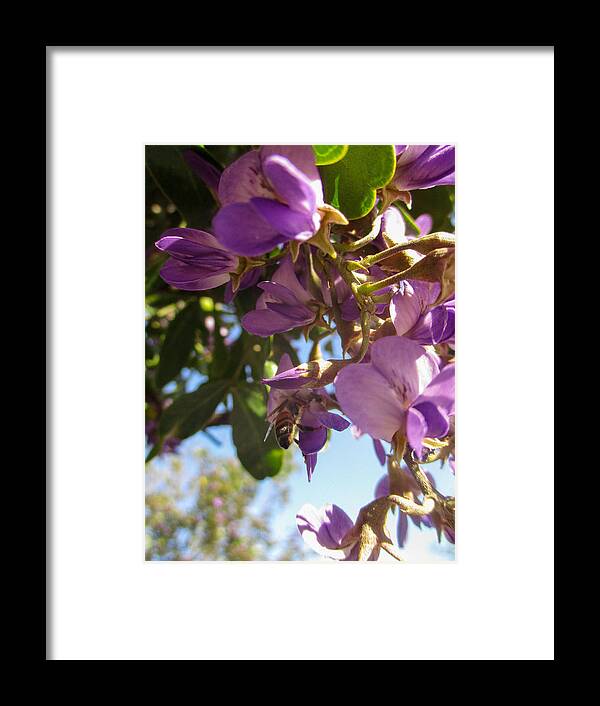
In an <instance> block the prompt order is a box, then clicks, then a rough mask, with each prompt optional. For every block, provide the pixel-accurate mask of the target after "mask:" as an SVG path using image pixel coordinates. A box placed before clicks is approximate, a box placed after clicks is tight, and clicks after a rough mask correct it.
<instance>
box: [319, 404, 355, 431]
mask: <svg viewBox="0 0 600 706" xmlns="http://www.w3.org/2000/svg"><path fill="white" fill-rule="evenodd" d="M314 406H315V407H316V406H317V405H316V404H315V405H314ZM312 407H313V405H311V411H313V409H312ZM313 413H314V415H315V417H316V418H317V419H318V420H319V421H320V422H321V424H322V425H323V426H324V427H327V428H328V429H334V430H335V431H344V429H347V428H348V427H349V426H350V422H349V421H348V420H347V419H344V418H343V417H340V415H339V414H333V412H327V411H326V410H324V409H322V408H320V409H318V410H316V411H314V412H313Z"/></svg>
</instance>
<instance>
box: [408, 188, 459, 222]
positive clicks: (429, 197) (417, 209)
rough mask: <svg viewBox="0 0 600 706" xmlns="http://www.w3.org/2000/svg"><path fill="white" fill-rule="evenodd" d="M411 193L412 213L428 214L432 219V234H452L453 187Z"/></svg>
mask: <svg viewBox="0 0 600 706" xmlns="http://www.w3.org/2000/svg"><path fill="white" fill-rule="evenodd" d="M411 193H412V200H413V203H412V213H413V214H417V215H418V214H420V213H428V214H429V215H430V216H431V217H432V218H433V228H432V232H434V233H435V232H436V231H446V232H454V223H453V218H454V186H437V187H436V188H435V189H420V190H418V189H417V190H415V191H413V192H411Z"/></svg>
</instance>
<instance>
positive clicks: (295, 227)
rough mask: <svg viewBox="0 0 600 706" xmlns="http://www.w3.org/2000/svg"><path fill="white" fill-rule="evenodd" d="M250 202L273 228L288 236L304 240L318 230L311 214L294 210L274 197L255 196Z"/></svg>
mask: <svg viewBox="0 0 600 706" xmlns="http://www.w3.org/2000/svg"><path fill="white" fill-rule="evenodd" d="M250 203H251V204H252V206H254V208H255V209H256V210H257V211H258V213H260V215H261V216H262V217H263V218H264V219H265V221H267V223H269V225H270V226H271V227H272V228H274V229H275V230H276V231H277V232H278V233H281V234H282V235H285V237H286V238H294V239H295V240H300V241H304V240H308V239H309V238H312V236H313V235H314V234H315V233H316V231H317V228H316V227H315V223H314V220H313V218H312V215H311V214H307V213H302V212H300V211H294V210H292V209H291V208H290V207H289V206H286V205H285V204H283V203H279V201H275V200H274V199H263V198H253V199H252V200H251V201H250Z"/></svg>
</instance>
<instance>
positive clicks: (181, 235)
mask: <svg viewBox="0 0 600 706" xmlns="http://www.w3.org/2000/svg"><path fill="white" fill-rule="evenodd" d="M156 247H157V248H158V249H159V250H162V251H164V252H167V253H169V255H170V256H171V257H170V258H169V260H167V262H166V263H165V265H164V266H163V268H162V269H161V271H160V276H161V277H162V278H163V279H164V280H165V282H167V283H168V284H170V285H171V286H172V287H176V288H177V289H184V290H187V291H197V290H201V289H213V287H218V286H220V285H221V284H225V283H226V282H229V275H230V273H231V272H234V271H235V270H236V269H237V267H238V265H239V258H238V257H237V255H234V254H232V253H231V252H229V251H227V250H226V249H225V248H224V247H223V246H222V245H221V243H219V241H218V240H217V239H216V238H215V237H214V236H212V235H211V234H210V233H206V232H205V231H203V230H195V229H194V228H171V229H170V230H167V231H165V232H164V233H163V234H162V236H161V238H160V239H159V240H157V241H156Z"/></svg>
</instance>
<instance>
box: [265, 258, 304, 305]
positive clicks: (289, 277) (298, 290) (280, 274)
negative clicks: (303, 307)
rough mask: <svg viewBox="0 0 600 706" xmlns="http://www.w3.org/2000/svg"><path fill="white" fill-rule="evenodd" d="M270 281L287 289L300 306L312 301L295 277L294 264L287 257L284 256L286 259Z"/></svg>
mask: <svg viewBox="0 0 600 706" xmlns="http://www.w3.org/2000/svg"><path fill="white" fill-rule="evenodd" d="M271 281H272V282H275V283H276V284H282V285H283V286H284V287H287V288H288V289H289V290H290V291H291V292H292V293H293V294H294V295H295V296H296V299H297V300H298V301H299V302H301V303H302V304H308V302H310V301H311V299H312V297H311V296H310V294H309V293H308V292H307V291H306V289H304V287H303V286H302V285H301V284H300V282H299V281H298V277H297V276H296V271H295V269H294V263H293V262H292V258H291V257H290V256H289V255H286V257H284V258H283V260H282V261H281V263H280V265H279V267H278V268H277V270H275V274H274V275H273V278H272V280H271Z"/></svg>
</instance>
